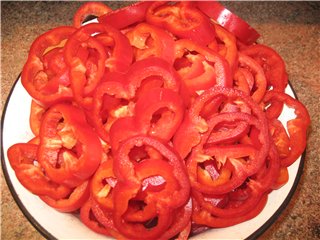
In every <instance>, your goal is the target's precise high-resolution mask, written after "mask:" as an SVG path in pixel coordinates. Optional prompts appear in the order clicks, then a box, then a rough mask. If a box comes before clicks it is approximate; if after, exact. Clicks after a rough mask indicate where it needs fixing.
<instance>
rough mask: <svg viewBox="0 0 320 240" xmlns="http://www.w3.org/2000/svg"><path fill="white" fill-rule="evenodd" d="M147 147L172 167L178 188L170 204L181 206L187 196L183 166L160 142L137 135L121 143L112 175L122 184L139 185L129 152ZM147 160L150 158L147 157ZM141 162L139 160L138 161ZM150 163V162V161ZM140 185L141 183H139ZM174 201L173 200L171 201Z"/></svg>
mask: <svg viewBox="0 0 320 240" xmlns="http://www.w3.org/2000/svg"><path fill="white" fill-rule="evenodd" d="M143 146H145V147H149V148H151V149H153V151H156V152H158V156H157V155H155V156H157V158H159V154H160V156H162V158H164V159H166V160H167V161H168V162H169V164H170V165H171V166H173V175H174V177H175V178H176V179H177V181H178V183H179V186H180V188H179V189H178V190H177V191H175V192H174V193H173V194H171V200H172V202H171V203H170V204H171V205H172V206H176V207H178V206H181V205H183V204H184V203H185V202H186V200H187V199H188V196H189V190H190V189H189V188H190V185H189V180H188V177H187V173H186V169H185V166H184V165H183V163H182V160H181V159H180V157H179V156H178V155H177V154H176V152H175V151H174V150H173V149H172V148H171V147H170V146H168V145H166V144H164V143H162V142H161V141H159V140H157V139H155V138H152V137H148V136H144V135H138V136H134V137H131V138H128V139H127V140H125V141H123V142H122V144H121V145H120V147H119V148H118V150H117V152H116V155H115V162H114V173H115V175H116V177H117V178H118V180H120V181H123V182H128V181H129V182H133V183H139V182H141V181H139V179H138V178H137V176H136V174H135V170H134V165H135V164H136V163H137V160H135V159H131V155H130V152H131V151H132V149H134V147H143ZM147 158H151V159H152V156H150V155H149V157H148V156H147ZM138 160H139V161H141V159H138ZM150 161H151V160H150ZM140 184H141V183H140ZM173 199H174V200H173ZM168 206H169V205H168Z"/></svg>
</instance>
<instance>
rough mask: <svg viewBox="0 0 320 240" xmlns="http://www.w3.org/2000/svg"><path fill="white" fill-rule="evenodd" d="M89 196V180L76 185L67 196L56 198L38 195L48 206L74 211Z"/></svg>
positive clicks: (64, 210)
mask: <svg viewBox="0 0 320 240" xmlns="http://www.w3.org/2000/svg"><path fill="white" fill-rule="evenodd" d="M89 196H90V190H89V182H88V181H85V182H84V183H82V184H80V185H79V186H77V187H76V188H75V189H74V190H73V191H72V193H71V194H70V196H68V197H67V198H61V199H58V200H56V199H53V198H51V197H48V196H40V198H41V200H42V201H44V202H45V203H46V204H48V205H49V206H50V207H53V208H54V209H56V210H58V211H59V212H74V211H76V210H78V209H80V208H81V207H82V205H83V204H84V203H85V202H86V201H87V200H88V199H89Z"/></svg>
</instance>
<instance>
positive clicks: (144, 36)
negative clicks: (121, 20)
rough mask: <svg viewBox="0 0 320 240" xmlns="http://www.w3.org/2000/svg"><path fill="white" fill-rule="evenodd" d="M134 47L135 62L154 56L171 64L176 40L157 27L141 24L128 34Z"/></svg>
mask: <svg viewBox="0 0 320 240" xmlns="http://www.w3.org/2000/svg"><path fill="white" fill-rule="evenodd" d="M126 36H127V38H128V39H129V41H130V44H131V45H132V46H133V47H134V53H135V54H134V56H135V60H136V61H139V60H141V59H144V58H147V57H150V56H153V57H159V58H163V59H164V60H166V61H167V62H169V63H170V64H172V63H173V60H174V44H175V43H174V39H173V37H172V36H171V35H170V34H169V33H168V32H166V31H164V30H163V29H161V28H158V27H156V26H153V25H150V24H147V23H140V24H138V25H137V26H135V27H134V28H132V29H130V30H129V31H128V32H127V33H126Z"/></svg>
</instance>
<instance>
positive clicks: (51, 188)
mask: <svg viewBox="0 0 320 240" xmlns="http://www.w3.org/2000/svg"><path fill="white" fill-rule="evenodd" d="M37 152H38V145H36V144H32V143H17V144H14V145H12V146H11V147H10V148H9V149H8V152H7V154H8V159H9V162H10V165H11V167H12V168H13V170H14V171H15V174H16V176H17V178H18V179H19V181H20V183H21V184H22V185H23V186H24V187H25V188H26V189H28V190H29V191H30V192H32V193H33V194H36V195H40V196H43V195H45V196H48V197H51V198H53V199H60V198H64V197H66V196H68V195H69V194H70V192H71V191H72V190H71V189H70V188H69V187H66V186H64V185H61V184H58V183H55V182H53V181H51V180H50V179H49V178H48V177H47V175H46V173H45V172H44V171H43V169H42V168H41V165H40V164H39V162H38V161H37Z"/></svg>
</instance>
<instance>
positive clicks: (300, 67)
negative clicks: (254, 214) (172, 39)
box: [0, 1, 320, 240]
mask: <svg viewBox="0 0 320 240" xmlns="http://www.w3.org/2000/svg"><path fill="white" fill-rule="evenodd" d="M81 4H82V3H81V2H3V1H2V2H1V13H2V16H1V31H2V33H1V41H2V42H1V93H2V94H1V103H2V108H3V106H4V105H3V104H4V103H5V101H6V99H7V96H8V94H9V91H10V89H11V87H12V85H13V83H14V82H15V80H16V78H17V77H18V74H19V73H20V71H21V69H22V67H23V64H24V62H25V60H26V58H27V53H28V49H29V47H30V44H31V43H32V41H33V40H34V39H35V37H36V36H38V35H39V34H41V33H43V32H45V31H47V30H48V29H50V28H53V27H56V26H60V25H70V24H71V21H72V16H73V14H74V12H75V10H76V9H77V8H78V7H79V6H80V5H81ZM121 4H128V2H122V3H117V2H113V3H112V4H111V6H112V7H117V6H118V5H121ZM225 4H226V5H227V6H228V7H229V9H230V10H232V11H234V12H235V13H237V14H238V15H239V16H241V17H242V18H244V19H246V20H247V21H248V22H249V23H250V24H251V25H252V26H253V27H255V28H256V29H257V30H258V31H259V32H260V33H261V35H262V37H261V38H260V40H259V42H260V43H264V44H267V45H269V46H271V47H273V48H274V49H276V50H277V51H278V52H279V53H280V55H281V56H282V57H283V58H284V60H285V62H286V65H287V70H288V73H289V79H290V82H291V83H292V86H293V88H294V90H295V91H296V93H297V95H298V97H299V99H300V101H302V102H303V103H304V104H305V105H306V106H307V108H308V110H309V112H310V115H311V118H312V126H311V128H310V131H309V138H308V148H307V154H306V158H305V165H304V170H303V175H302V177H301V180H300V183H299V185H298V188H297V190H296V192H295V193H294V195H293V197H292V199H291V201H290V203H289V205H288V206H287V208H286V209H285V210H284V211H283V212H282V214H281V216H280V217H279V218H278V219H277V220H276V222H275V223H274V224H273V225H272V226H271V227H270V228H269V229H268V230H267V231H266V232H265V233H264V234H263V235H262V236H261V237H260V239H319V238H320V212H319V211H320V201H319V196H320V190H319V182H320V178H319V176H320V174H319V169H320V159H319V157H320V148H319V145H320V140H319V136H320V119H319V115H320V114H319V113H320V104H319V103H320V18H319V16H320V2H227V3H225ZM2 108H1V109H2ZM1 197H2V198H1V208H2V212H1V220H2V221H1V231H2V232H1V237H0V239H4V240H7V239H10V240H14V239H19V240H21V239H44V238H43V236H42V235H41V234H40V233H39V232H38V231H37V230H36V229H35V228H34V227H33V226H32V225H31V224H30V223H29V222H28V220H27V219H26V218H25V217H24V215H23V214H22V212H21V211H20V209H19V208H18V206H17V204H16V203H15V201H14V200H13V198H12V196H11V194H10V192H9V190H8V187H7V185H6V182H5V180H4V178H3V174H2V175H1Z"/></svg>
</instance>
